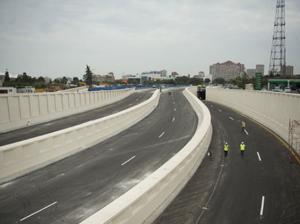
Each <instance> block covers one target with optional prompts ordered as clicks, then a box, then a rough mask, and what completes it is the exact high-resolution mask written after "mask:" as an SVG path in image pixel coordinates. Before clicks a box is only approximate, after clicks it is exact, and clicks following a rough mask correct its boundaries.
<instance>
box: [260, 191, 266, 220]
mask: <svg viewBox="0 0 300 224" xmlns="http://www.w3.org/2000/svg"><path fill="white" fill-rule="evenodd" d="M264 206H265V196H264V195H263V196H262V197H261V204H260V212H259V215H260V216H263V214H264Z"/></svg>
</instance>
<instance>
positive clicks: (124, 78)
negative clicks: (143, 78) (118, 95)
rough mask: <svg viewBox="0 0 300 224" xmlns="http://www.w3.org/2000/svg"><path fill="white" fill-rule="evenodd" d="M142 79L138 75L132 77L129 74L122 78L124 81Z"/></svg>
mask: <svg viewBox="0 0 300 224" xmlns="http://www.w3.org/2000/svg"><path fill="white" fill-rule="evenodd" d="M139 78H140V77H139V76H138V75H132V74H127V75H123V76H122V80H128V79H139Z"/></svg>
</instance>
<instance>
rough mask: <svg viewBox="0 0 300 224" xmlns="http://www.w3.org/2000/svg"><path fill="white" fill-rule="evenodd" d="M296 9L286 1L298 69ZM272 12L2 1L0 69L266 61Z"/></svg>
mask: <svg viewBox="0 0 300 224" xmlns="http://www.w3.org/2000/svg"><path fill="white" fill-rule="evenodd" d="M299 9H300V4H299V1H297V0H291V1H289V2H288V4H287V21H288V23H287V34H289V35H290V36H288V38H287V40H288V43H287V45H288V53H289V55H290V56H291V57H290V56H289V57H288V58H289V59H290V62H291V63H294V64H295V65H296V66H297V67H296V70H297V71H298V72H300V65H299V64H297V63H299V62H298V61H297V59H298V58H299V52H300V51H299V50H300V49H299V47H298V44H297V43H296V42H297V41H296V38H297V37H299V30H300V29H299V19H300V17H299V15H298V11H299ZM274 10H275V3H274V1H272V0H267V1H259V0H251V1H250V0H244V1H239V0H223V1H221V0H210V1H206V0H164V1H160V0H112V1H92V0H88V1H79V0H75V1H71V0H67V1H58V0H51V1H50V0H44V1H37V0H27V1H17V0H11V1H9V0H6V1H1V2H0V26H1V28H2V30H1V31H0V70H4V69H5V68H9V69H11V70H14V72H23V71H25V70H26V71H27V72H28V73H32V74H40V73H43V74H48V75H53V76H54V75H59V74H66V75H78V74H81V73H82V72H83V71H84V65H85V64H90V65H91V67H92V68H94V70H96V72H98V73H106V72H109V71H114V72H116V73H137V72H142V71H144V70H149V69H151V70H152V69H163V68H166V69H168V70H169V71H173V70H176V71H178V72H180V73H184V74H187V73H191V74H196V73H197V72H198V71H200V70H205V71H206V72H207V71H208V66H209V65H210V64H212V63H215V62H218V61H224V60H227V59H232V60H236V61H240V62H242V63H245V64H246V66H247V67H254V66H255V64H256V63H264V64H266V65H267V64H268V59H269V51H270V47H271V37H272V30H273V22H274V21H273V20H274ZM290 44H291V45H292V46H291V45H290ZM294 45H295V46H294Z"/></svg>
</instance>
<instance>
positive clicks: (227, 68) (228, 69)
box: [209, 61, 245, 81]
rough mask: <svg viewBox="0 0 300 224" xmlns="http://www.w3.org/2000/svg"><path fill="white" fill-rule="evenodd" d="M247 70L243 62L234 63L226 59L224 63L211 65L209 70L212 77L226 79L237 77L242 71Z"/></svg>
mask: <svg viewBox="0 0 300 224" xmlns="http://www.w3.org/2000/svg"><path fill="white" fill-rule="evenodd" d="M244 70H245V66H244V65H243V64H241V63H234V62H232V61H226V62H224V63H216V64H213V65H211V66H210V67H209V72H210V74H211V75H212V79H213V80H214V79H216V78H223V79H225V81H229V80H231V79H235V78H236V77H238V76H240V74H241V72H243V71H244Z"/></svg>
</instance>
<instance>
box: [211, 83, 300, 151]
mask: <svg viewBox="0 0 300 224" xmlns="http://www.w3.org/2000/svg"><path fill="white" fill-rule="evenodd" d="M206 91H207V92H206V93H207V94H206V95H207V100H211V101H213V102H216V103H220V104H223V105H225V106H228V107H231V108H233V109H235V110H237V111H239V112H240V113H242V114H245V115H247V116H249V117H251V118H253V119H254V120H256V121H258V122H259V123H261V124H263V125H265V126H266V127H268V128H270V129H271V130H273V131H274V132H275V133H277V134H278V135H279V136H280V137H282V138H283V139H284V140H285V141H287V142H288V134H289V130H288V129H289V119H293V120H300V95H299V94H287V93H276V92H268V91H250V90H230V89H223V88H213V87H209V88H207V90H206ZM298 153H299V152H298Z"/></svg>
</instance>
